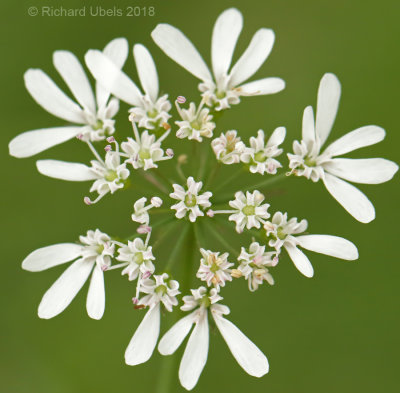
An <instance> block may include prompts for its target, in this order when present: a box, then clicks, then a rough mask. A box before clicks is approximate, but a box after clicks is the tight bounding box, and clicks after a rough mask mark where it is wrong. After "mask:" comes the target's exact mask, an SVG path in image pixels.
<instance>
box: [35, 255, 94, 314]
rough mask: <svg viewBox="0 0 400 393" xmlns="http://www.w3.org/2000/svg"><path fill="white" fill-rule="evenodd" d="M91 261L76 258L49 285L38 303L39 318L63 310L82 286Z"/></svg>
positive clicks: (90, 268) (91, 264)
mask: <svg viewBox="0 0 400 393" xmlns="http://www.w3.org/2000/svg"><path fill="white" fill-rule="evenodd" d="M92 268H93V263H92V262H86V261H83V260H82V259H78V260H77V261H75V262H74V263H73V264H72V265H71V266H69V267H68V269H67V270H65V271H64V273H63V274H61V276H60V277H59V278H58V279H57V281H56V282H55V283H54V284H53V285H52V286H51V287H50V289H49V290H48V291H47V292H46V293H45V294H44V296H43V298H42V301H41V302H40V304H39V310H38V314H39V317H40V318H44V319H49V318H53V317H55V316H56V315H58V314H60V313H61V312H63V311H64V310H65V309H66V308H67V307H68V305H69V304H70V303H71V302H72V300H73V299H74V297H75V296H76V295H77V293H78V292H79V290H80V289H81V288H82V287H83V285H84V284H85V282H86V280H87V279H88V277H89V274H90V272H91V271H92Z"/></svg>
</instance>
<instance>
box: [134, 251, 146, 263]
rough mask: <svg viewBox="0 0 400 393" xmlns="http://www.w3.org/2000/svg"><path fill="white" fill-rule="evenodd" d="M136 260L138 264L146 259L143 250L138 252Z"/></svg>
mask: <svg viewBox="0 0 400 393" xmlns="http://www.w3.org/2000/svg"><path fill="white" fill-rule="evenodd" d="M134 260H135V263H137V264H138V265H140V264H141V263H143V261H144V259H143V253H142V252H137V253H136V254H135V256H134Z"/></svg>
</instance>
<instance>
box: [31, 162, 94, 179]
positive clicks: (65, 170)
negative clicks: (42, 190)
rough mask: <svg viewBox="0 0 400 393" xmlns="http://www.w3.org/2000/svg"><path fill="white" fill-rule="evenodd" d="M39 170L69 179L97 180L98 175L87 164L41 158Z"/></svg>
mask: <svg viewBox="0 0 400 393" xmlns="http://www.w3.org/2000/svg"><path fill="white" fill-rule="evenodd" d="M36 166H37V169H38V171H39V172H40V173H41V174H42V175H45V176H49V177H53V178H55V179H61V180H68V181H88V180H95V179H97V178H98V176H97V175H96V174H95V173H94V172H93V171H92V170H91V169H90V168H89V167H88V166H86V165H84V164H79V163H76V162H65V161H58V160H39V161H37V162H36Z"/></svg>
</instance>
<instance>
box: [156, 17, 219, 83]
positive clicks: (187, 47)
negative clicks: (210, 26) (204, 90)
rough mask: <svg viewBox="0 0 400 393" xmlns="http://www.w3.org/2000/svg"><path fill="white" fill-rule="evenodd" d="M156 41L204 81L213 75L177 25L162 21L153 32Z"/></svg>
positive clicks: (168, 54) (165, 51)
mask: <svg viewBox="0 0 400 393" xmlns="http://www.w3.org/2000/svg"><path fill="white" fill-rule="evenodd" d="M151 36H152V38H153V40H154V42H155V43H156V44H157V45H158V46H159V47H160V48H161V50H162V51H163V52H164V53H165V54H166V55H167V56H168V57H170V58H171V59H172V60H174V61H175V62H177V63H178V64H179V65H180V66H182V67H183V68H185V69H186V70H187V71H189V72H190V73H191V74H193V75H194V76H196V77H197V78H199V79H201V80H202V81H210V80H212V76H211V74H210V71H209V70H208V67H207V65H206V63H205V62H204V60H203V58H202V57H201V55H200V53H199V52H198V51H197V49H196V48H195V47H194V45H193V44H192V43H191V42H190V41H189V40H188V38H187V37H186V36H185V35H184V34H183V33H182V32H181V31H180V30H178V29H177V28H176V27H173V26H171V25H168V24H164V23H161V24H159V25H157V27H156V28H155V29H154V30H153V31H152V32H151Z"/></svg>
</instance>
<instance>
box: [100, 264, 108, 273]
mask: <svg viewBox="0 0 400 393" xmlns="http://www.w3.org/2000/svg"><path fill="white" fill-rule="evenodd" d="M100 269H101V270H102V271H103V272H105V271H106V270H108V266H107V265H103V266H102V267H101V268H100Z"/></svg>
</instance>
